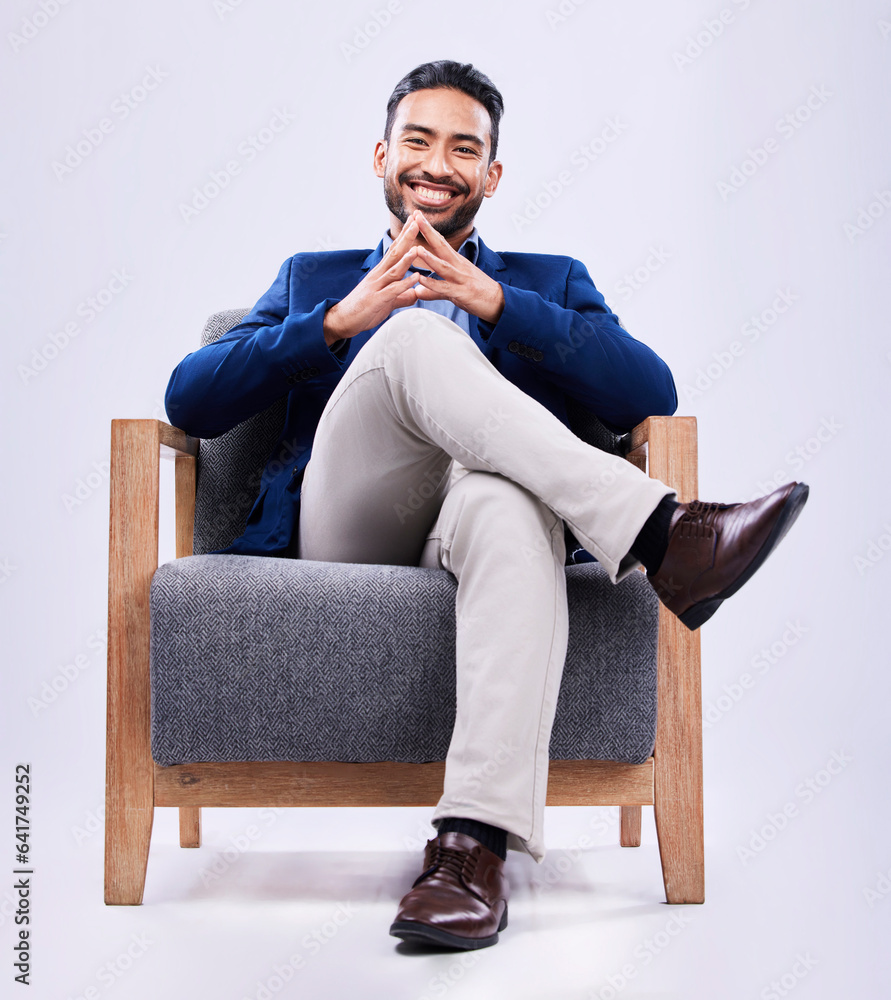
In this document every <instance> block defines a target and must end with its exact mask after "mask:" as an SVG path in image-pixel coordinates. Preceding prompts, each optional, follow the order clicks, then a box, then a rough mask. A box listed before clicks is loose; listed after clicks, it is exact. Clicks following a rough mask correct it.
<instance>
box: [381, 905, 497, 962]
mask: <svg viewBox="0 0 891 1000" xmlns="http://www.w3.org/2000/svg"><path fill="white" fill-rule="evenodd" d="M505 927H507V906H505V907H504V913H503V914H502V916H501V923H499V924H498V930H497V931H495V933H494V934H490V935H489V936H488V937H484V938H468V937H461V936H460V935H458V934H449V932H448V931H444V930H442V929H441V928H439V927H431V926H430V925H429V924H420V923H416V922H415V921H414V920H397V921H395V923H393V925H392V926H391V927H390V934H391V935H392V936H393V937H398V938H402V940H403V941H409V942H410V943H412V944H434V945H438V946H439V947H441V948H460V949H461V950H462V951H471V950H472V949H474V948H488V947H490V946H491V945H493V944H497V943H498V932H499V931H503V930H504V928H505Z"/></svg>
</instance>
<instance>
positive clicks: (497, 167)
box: [483, 160, 504, 198]
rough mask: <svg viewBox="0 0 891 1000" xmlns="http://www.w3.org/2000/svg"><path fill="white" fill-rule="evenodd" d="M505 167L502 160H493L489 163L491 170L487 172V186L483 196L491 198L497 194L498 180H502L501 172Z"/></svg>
mask: <svg viewBox="0 0 891 1000" xmlns="http://www.w3.org/2000/svg"><path fill="white" fill-rule="evenodd" d="M503 169H504V165H503V164H502V162H501V160H492V162H491V163H490V164H489V170H488V173H487V174H486V186H485V188H484V189H483V196H484V197H486V198H491V197H492V195H493V194H495V189H496V188H497V187H498V182H499V181H500V180H501V172H502V170H503Z"/></svg>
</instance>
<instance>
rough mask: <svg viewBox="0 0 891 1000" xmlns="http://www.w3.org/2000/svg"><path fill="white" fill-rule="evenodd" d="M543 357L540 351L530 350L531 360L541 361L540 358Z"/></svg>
mask: <svg viewBox="0 0 891 1000" xmlns="http://www.w3.org/2000/svg"><path fill="white" fill-rule="evenodd" d="M543 357H544V354H542V353H541V351H533V352H532V360H533V361H541V359H542V358H543Z"/></svg>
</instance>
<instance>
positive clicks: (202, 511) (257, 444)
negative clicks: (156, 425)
mask: <svg viewBox="0 0 891 1000" xmlns="http://www.w3.org/2000/svg"><path fill="white" fill-rule="evenodd" d="M249 312H250V310H249V309H226V310H224V311H222V312H218V313H214V314H213V315H212V316H211V317H210V319H208V321H207V324H206V325H205V327H204V332H203V333H202V334H201V346H202V347H204V346H205V345H206V344H212V343H213V342H214V341H215V340H217V339H218V338H219V337H222V335H223V334H224V333H227V332H228V331H229V330H231V329H232V327H234V326H237V325H238V324H239V323H240V322H241V321H242V320H243V319H244V317H245V316H247V314H248V313H249ZM286 400H287V396H282V398H281V399H279V400H277V401H276V402H275V403H273V405H272V406H270V407H269V409H268V410H264V411H263V412H262V413H258V414H256V416H253V417H251V418H250V419H249V420H245V421H244V422H243V423H241V424H238V426H237V427H233V428H232V430H231V431H227V432H226V433H225V434H221V435H220V436H219V437H217V438H205V439H203V440H202V441H201V443H200V445H199V447H198V469H197V491H196V496H195V548H194V552H195V555H204V554H206V553H207V552H213V551H214V550H216V549H223V548H227V547H228V546H229V545H231V544H232V542H233V541H235V539H236V538H238V536H239V535H240V534H241V533H242V532H243V531H244V526H245V522H246V521H247V516H248V514H249V513H250V510H251V507H253V505H254V501H255V500H256V499H257V496H258V494H259V492H260V479H261V476H262V474H263V469H264V468H265V467H266V463H267V462H268V461H269V460H270V458H272V457H273V456H272V449H273V448H274V447H275V444H276V442H277V440H278V437H279V434H280V433H281V430H282V427H283V425H284V422H285V409H286ZM566 402H567V413H568V415H569V425H570V427H571V428H572V430H573V431H574V433H576V434H577V435H578V436H579V437H580V438H581V439H582V440H583V441H586V442H587V443H588V444H592V445H594V446H595V447H596V448H600V449H602V450H603V451H608V452H611V453H612V454H616V455H623V454H624V453H625V450H626V444H627V435H624V436H620V435H617V434H614V433H612V432H611V431H610V430H608V429H607V428H606V427H604V425H603V424H602V423H601V422H600V421H599V420H598V419H597V417H595V416H594V415H593V414H591V413H589V412H588V411H587V410H585V409H584V408H583V407H582V406H580V405H579V404H578V403H576V402H575V400H572V399H569V398H567V401H566Z"/></svg>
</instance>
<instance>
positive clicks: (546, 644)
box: [167, 61, 807, 949]
mask: <svg viewBox="0 0 891 1000" xmlns="http://www.w3.org/2000/svg"><path fill="white" fill-rule="evenodd" d="M502 111H503V102H502V98H501V95H500V94H499V92H498V91H497V90H496V88H495V87H494V85H493V84H492V82H491V81H490V80H489V79H488V78H487V77H486V76H484V75H483V74H482V73H480V72H479V71H478V70H476V69H475V68H474V67H473V66H470V65H463V64H459V63H455V62H449V61H442V62H436V63H427V64H424V65H422V66H419V67H417V68H416V69H415V70H413V71H412V72H411V73H409V74H408V75H407V76H406V77H404V79H402V80H401V81H400V82H399V84H397V86H396V89H395V90H394V92H393V94H392V95H391V96H390V99H389V101H388V104H387V120H386V126H385V130H384V137H383V139H382V140H381V141H380V142H378V143H377V145H376V147H375V151H374V170H375V172H376V174H377V176H378V177H380V178H382V179H383V182H384V195H385V199H386V205H387V208H388V210H389V213H390V219H389V228H388V230H387V231H386V232H385V233H384V234H383V239H382V240H381V242H380V243H379V244H378V246H377V248H376V249H375V250H371V251H369V250H367V249H366V250H356V251H353V250H349V251H337V252H329V253H311V254H307V253H299V254H296V255H295V256H294V257H291V258H289V259H288V260H287V261H285V263H284V264H283V265H282V268H281V270H280V272H279V275H278V277H277V279H276V280H275V282H274V283H273V285H272V287H271V288H270V289H269V291H268V292H267V293H266V294H265V295H264V296H263V297H262V298H261V299H260V300H259V302H258V303H257V305H256V306H255V307H254V309H253V310H252V312H251V313H250V314H249V315H248V316H247V317H246V318H245V320H244V322H243V323H241V324H240V325H239V326H237V327H235V328H234V329H232V330H230V331H229V332H228V333H227V334H225V335H224V336H222V337H221V338H220V339H219V340H217V341H216V342H215V343H213V344H210V345H208V346H206V347H203V348H201V349H200V350H199V351H196V352H194V353H193V354H190V355H189V356H188V357H187V358H185V359H184V360H183V361H182V362H181V363H180V364H179V365H178V366H177V368H176V369H175V371H174V372H173V375H172V376H171V379H170V384H169V386H168V389H167V410H168V414H169V416H170V418H171V421H172V422H173V423H174V424H176V425H177V426H179V427H181V428H183V429H185V430H186V431H188V433H190V434H193V435H195V436H197V437H214V436H216V435H219V434H222V433H223V432H225V431H227V430H229V429H231V428H232V427H234V426H235V425H236V424H238V423H240V422H241V421H243V420H245V419H247V418H248V417H250V416H252V415H253V414H255V413H258V412H260V411H261V410H264V409H266V408H267V407H268V406H270V405H271V404H272V403H273V402H275V401H276V400H277V399H280V398H281V397H283V396H287V400H288V405H287V413H286V417H285V424H284V427H283V429H282V434H281V438H280V442H279V445H278V446H277V447H276V448H275V449H274V450H273V455H274V456H276V455H279V454H281V453H282V451H283V448H284V447H285V446H287V448H289V449H291V450H292V451H296V453H297V455H298V456H299V457H298V459H297V462H296V465H294V466H293V467H288V468H285V469H282V467H281V466H282V463H281V462H279V461H271V462H270V464H269V466H268V467H267V470H266V472H265V473H264V476H263V480H262V483H261V487H260V494H259V496H258V498H257V501H256V503H255V505H254V507H253V509H252V510H251V512H250V514H249V516H248V518H247V523H246V525H245V529H244V532H243V534H242V535H241V536H240V537H239V538H238V539H236V541H235V542H234V543H233V544H232V545H231V546H229V547H228V548H227V549H226V550H223V551H226V552H233V553H244V554H249V555H276V556H282V557H291V558H295V557H296V558H303V559H314V560H321V561H328V562H352V563H382V564H396V565H415V566H425V567H430V568H437V569H445V570H447V571H449V572H450V573H452V574H453V575H454V576H455V578H456V579H457V581H458V587H457V597H456V635H457V641H456V649H455V659H456V671H457V675H456V694H457V697H456V721H455V727H454V731H453V734H452V739H451V743H450V746H449V750H448V755H447V758H446V769H445V780H444V787H443V794H442V797H441V799H440V800H439V803H438V804H437V806H436V809H435V812H434V814H433V818H432V822H433V825H434V827H435V828H436V831H437V836H436V837H435V838H434V839H432V840H430V841H429V842H428V844H427V848H426V851H425V855H424V863H423V870H422V872H421V874H420V875H419V876H418V878H417V879H416V881H415V883H414V885H413V886H412V887H411V889H410V890H409V891H408V893H407V894H406V895H405V897H404V898H403V899H402V901H401V903H400V905H399V909H398V912H397V914H396V920H395V921H394V923H393V924H392V926H391V928H390V933H391V934H393V935H395V936H397V937H400V938H404V939H407V940H416V941H423V942H427V943H433V944H436V945H441V946H446V947H452V948H463V949H470V948H482V947H486V946H488V945H492V944H494V943H495V942H496V941H497V940H498V935H499V932H500V931H501V930H502V929H503V928H504V927H505V926H506V924H507V899H508V886H507V882H506V879H505V876H504V870H503V869H504V860H505V856H506V851H507V850H508V849H509V848H512V849H514V850H518V851H526V852H527V853H529V854H530V855H531V856H532V857H533V858H534V859H535V860H536V861H539V862H540V861H542V860H543V858H544V851H545V848H544V840H543V820H544V804H545V793H546V789H547V777H548V759H549V758H548V745H549V740H550V733H551V728H552V724H553V719H554V712H555V710H556V702H557V693H558V690H559V686H560V680H561V676H562V670H563V664H564V660H565V656H566V647H567V633H568V615H567V604H566V574H565V570H564V566H565V563H566V552H567V549H566V538H567V537H569V538H570V540H572V541H575V540H577V541H578V543H580V545H581V546H582V548H583V549H584V550H587V552H588V553H590V554H591V555H593V556H594V557H595V558H596V559H597V560H598V561H599V562H600V563H601V565H602V566H603V568H604V570H605V571H606V572H607V574H608V575H609V578H610V579H611V580H612V582H613V583H619V582H620V581H621V580H622V579H623V578H624V577H626V576H627V575H628V574H629V573H631V572H632V571H633V570H634V569H635V568H637V567H639V566H640V565H641V564H643V565H644V566H645V567H646V569H647V571H648V573H647V575H648V579H649V580H650V582H651V583H652V585H653V586H654V588H655V589H656V592H657V594H658V595H659V597H660V599H661V600H662V601H663V602H664V603H665V604H666V605H667V606H668V607H669V609H670V610H671V611H673V612H674V613H675V614H677V615H678V616H679V617H680V620H681V621H682V622H683V623H684V624H685V625H686V626H687V627H688V628H691V629H695V628H698V627H699V626H700V625H701V624H702V623H703V622H705V621H706V620H707V619H708V618H709V617H711V615H712V614H714V612H715V611H716V610H717V608H718V607H719V606H720V604H721V603H722V601H724V600H725V599H726V598H728V597H730V596H731V595H732V594H734V593H735V592H736V591H737V590H738V589H739V588H740V587H741V586H742V585H743V584H744V583H745V582H746V581H747V580H748V579H749V578H750V577H751V576H752V574H753V573H754V572H755V571H756V570H757V568H758V567H759V566H760V565H761V564H762V563H763V561H764V559H765V558H766V557H767V556H768V555H769V554H770V552H771V551H772V550H773V549H774V548H775V546H776V545H777V544H778V542H779V541H780V540H781V539H782V537H783V536H784V534H785V533H786V531H787V530H788V529H789V527H790V526H791V524H792V523H793V521H794V520H795V518H796V517H797V516H798V514H799V512H800V511H801V508H802V507H803V505H804V502H805V500H806V498H807V486H805V485H804V484H799V483H789V484H787V485H786V486H783V487H780V488H779V489H778V490H776V491H775V492H774V493H772V494H770V496H767V497H762V498H761V499H759V500H755V501H752V502H749V503H745V504H718V503H701V502H699V501H693V502H691V503H689V504H679V503H677V502H676V501H675V499H674V497H675V491H674V490H673V489H672V488H671V485H670V484H665V483H661V482H659V481H658V480H654V479H651V478H649V477H648V476H646V475H645V474H644V473H642V472H640V471H639V470H638V469H636V468H635V467H634V466H632V465H631V464H630V463H625V462H622V463H621V474H617V471H616V465H615V462H616V461H617V460H616V458H615V457H614V456H612V455H609V454H607V453H606V452H604V451H601V450H599V449H597V448H594V447H591V446H590V445H588V444H585V443H584V442H583V441H582V440H581V439H580V438H578V437H576V435H575V434H573V433H572V431H571V430H570V429H569V418H568V406H569V405H570V404H571V405H573V406H576V407H579V406H580V407H582V408H583V409H584V410H587V411H588V412H589V413H590V414H592V415H594V416H596V417H598V418H599V419H600V420H601V421H602V422H603V423H604V424H606V425H607V426H608V427H610V428H612V429H614V430H619V431H624V430H628V429H630V428H631V427H633V426H634V425H636V424H637V423H639V422H640V421H641V420H643V419H645V418H646V417H648V416H651V415H655V414H670V413H672V412H674V409H675V407H676V405H677V396H676V393H675V387H674V381H673V379H672V376H671V373H670V372H669V370H668V368H667V366H666V365H665V363H664V362H663V361H662V360H661V359H660V358H658V357H657V356H656V355H655V354H654V353H653V351H652V350H650V349H649V348H648V347H646V346H645V345H644V344H642V343H641V342H640V341H638V340H635V339H634V338H633V337H631V336H630V335H629V334H628V333H627V332H626V331H625V330H624V329H623V328H622V326H621V325H620V324H619V322H618V319H617V318H616V316H615V314H614V313H612V311H611V310H610V309H609V308H608V306H607V305H606V303H605V302H604V300H603V297H602V296H601V294H600V293H599V292H598V291H597V289H596V288H595V286H594V284H593V283H592V281H591V279H590V277H589V276H588V272H587V271H586V269H585V267H584V265H583V264H581V263H580V262H579V261H577V260H574V259H572V258H571V257H558V256H548V255H543V254H524V253H500V254H497V253H494V252H493V251H492V250H490V249H489V248H488V247H487V246H486V245H485V243H484V242H483V240H482V239H480V237H479V234H478V232H477V230H476V228H475V227H474V222H475V219H476V215H477V212H478V210H479V208H480V206H481V204H482V201H483V199H484V198H489V197H491V196H492V195H494V194H495V192H496V190H497V188H498V183H499V180H500V178H501V174H502V164H501V163H500V162H499V161H498V160H497V159H496V153H497V147H498V128H499V123H500V120H501V115H502ZM295 443H296V447H295ZM579 551H581V550H579Z"/></svg>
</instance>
